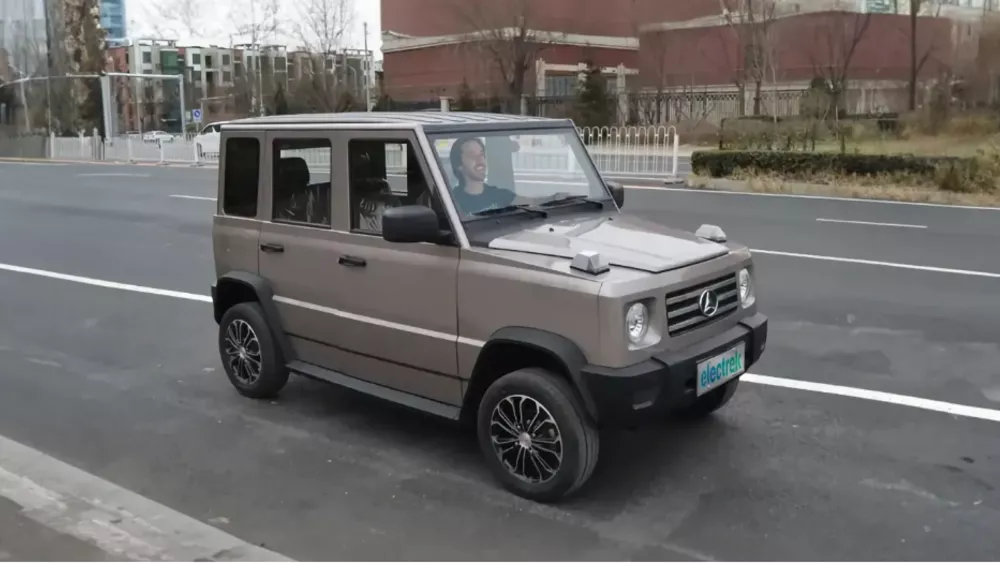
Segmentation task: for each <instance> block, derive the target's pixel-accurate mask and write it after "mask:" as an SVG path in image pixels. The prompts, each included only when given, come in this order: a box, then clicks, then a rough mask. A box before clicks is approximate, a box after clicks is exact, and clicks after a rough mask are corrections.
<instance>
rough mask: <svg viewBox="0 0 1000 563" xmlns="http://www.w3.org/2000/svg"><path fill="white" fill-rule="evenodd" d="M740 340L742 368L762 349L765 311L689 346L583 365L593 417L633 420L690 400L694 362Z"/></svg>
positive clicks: (610, 420) (607, 421)
mask: <svg viewBox="0 0 1000 563" xmlns="http://www.w3.org/2000/svg"><path fill="white" fill-rule="evenodd" d="M739 342H745V343H746V352H745V353H746V362H745V365H744V369H745V371H744V373H746V371H749V369H750V367H751V366H753V365H754V364H755V363H756V362H757V361H758V360H759V359H760V357H761V354H763V352H764V348H765V345H766V344H767V317H766V316H764V315H762V314H760V313H758V314H756V315H753V316H751V317H747V318H745V319H743V320H741V321H740V322H739V323H738V324H737V325H736V326H734V327H732V328H730V329H729V330H727V331H725V332H723V333H721V334H718V335H716V336H714V337H712V338H709V339H707V340H703V341H701V342H699V343H697V344H695V345H693V346H690V347H688V348H685V349H683V350H676V351H673V352H666V353H662V354H657V355H655V356H653V357H652V358H650V359H648V360H646V361H644V362H640V363H637V364H633V365H630V366H626V367H623V368H604V367H598V366H589V365H588V366H585V367H584V368H583V369H582V370H581V380H582V384H583V385H584V386H585V387H586V392H587V393H588V394H589V395H590V396H591V397H592V398H593V400H594V407H595V410H596V412H595V413H593V414H594V416H595V418H596V419H597V422H598V423H599V424H601V425H602V426H604V425H633V424H637V423H639V422H641V421H642V420H643V419H645V418H648V417H653V416H657V415H660V414H666V412H668V411H670V410H673V409H676V408H679V407H684V406H687V405H689V404H691V403H693V402H694V401H695V399H696V398H697V395H696V391H695V389H696V380H695V379H696V377H697V373H696V371H697V367H696V366H697V364H698V362H699V361H701V360H704V359H705V358H707V357H710V356H712V355H714V354H716V353H719V352H722V351H724V350H726V349H728V348H731V347H733V346H735V345H736V344H738V343H739Z"/></svg>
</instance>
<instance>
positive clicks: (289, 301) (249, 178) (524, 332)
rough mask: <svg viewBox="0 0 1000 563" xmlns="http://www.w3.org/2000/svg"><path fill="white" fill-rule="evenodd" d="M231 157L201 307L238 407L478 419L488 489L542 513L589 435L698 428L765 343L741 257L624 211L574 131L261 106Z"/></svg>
mask: <svg viewBox="0 0 1000 563" xmlns="http://www.w3.org/2000/svg"><path fill="white" fill-rule="evenodd" d="M538 137H541V138H542V139H536V138H538ZM554 139H555V140H557V141H558V142H557V143H554V144H560V143H565V146H566V150H565V151H564V152H563V153H562V156H561V158H565V159H571V160H572V161H574V162H569V163H568V164H572V165H571V166H567V165H566V164H567V162H561V163H558V164H557V165H552V164H551V163H548V164H545V166H548V167H549V168H547V169H548V170H557V171H558V170H566V171H567V172H566V173H565V174H563V175H561V173H559V172H555V173H552V174H550V175H548V176H539V175H538V173H537V171H536V170H534V169H533V168H531V167H532V166H536V164H532V163H537V162H538V160H537V159H533V158H527V157H526V156H525V154H524V151H528V152H530V150H531V149H530V147H531V146H532V145H533V144H536V143H534V142H533V141H535V140H540V141H543V142H542V143H541V144H543V145H551V144H553V143H552V142H551V141H553V140H554ZM545 141H548V142H545ZM435 146H438V147H441V146H448V147H450V148H449V149H448V151H447V153H446V154H445V155H443V156H441V157H439V155H438V152H437V151H436V150H435V149H434V147H435ZM221 147H222V154H221V163H220V166H219V176H218V197H217V204H216V205H217V208H216V211H215V214H214V219H213V230H212V233H213V237H212V238H213V249H214V261H215V271H216V282H215V283H214V284H213V286H212V290H211V295H212V302H213V307H214V316H215V321H216V322H217V323H218V325H219V332H218V347H219V354H220V357H221V359H222V362H223V365H224V368H225V373H226V375H227V377H228V379H229V381H230V383H231V384H232V385H233V386H234V387H235V388H236V390H237V391H238V392H239V393H241V394H243V395H245V396H247V397H251V398H259V399H264V398H270V397H274V396H275V395H277V394H278V393H279V392H280V391H281V389H282V388H283V387H284V386H285V385H286V383H287V382H288V379H289V374H290V373H295V374H299V375H304V376H306V377H310V378H314V379H318V380H322V381H327V382H331V383H334V384H337V385H341V386H344V387H347V388H350V389H354V390H356V391H360V392H362V393H367V394H370V395H374V396H376V397H380V398H382V399H386V400H388V401H394V402H396V403H399V404H402V405H406V406H408V407H411V408H414V409H418V410H422V411H425V412H428V413H432V414H435V415H438V416H442V417H445V418H448V419H453V420H456V421H465V422H468V423H471V424H474V425H475V427H476V431H477V435H478V439H479V444H480V447H481V449H482V454H483V456H484V459H485V461H486V463H487V465H488V466H489V468H490V470H491V471H492V472H493V474H494V475H495V477H496V478H497V479H498V480H499V482H500V483H501V484H502V485H503V486H504V487H506V488H507V489H508V490H510V491H513V492H514V493H516V494H518V495H521V496H523V497H525V498H529V499H534V500H537V501H542V502H549V501H556V500H558V499H561V498H565V497H566V496H568V495H571V494H573V493H574V492H575V491H577V490H578V489H579V488H580V487H581V486H582V485H583V484H584V483H586V482H587V480H588V479H589V478H590V476H591V473H592V472H593V470H594V467H595V465H596V463H597V458H598V451H599V449H600V436H599V430H600V429H601V428H605V427H613V426H620V425H627V426H634V425H636V424H640V423H651V422H656V421H663V422H664V423H665V421H666V418H667V417H668V416H673V415H686V416H693V417H704V416H707V415H709V414H711V413H713V412H714V411H716V410H718V409H720V408H721V407H723V406H724V405H725V404H727V403H728V402H729V401H730V400H731V399H732V398H733V396H734V393H735V392H736V390H737V386H738V384H739V381H740V376H741V375H742V374H744V373H746V371H747V370H748V369H749V368H750V366H752V365H753V364H754V363H755V362H756V361H757V360H758V359H759V358H760V357H761V354H762V353H763V352H764V347H765V344H766V340H767V318H766V317H765V316H764V315H763V314H761V313H760V312H758V310H757V300H756V297H755V291H754V264H753V260H752V258H751V255H750V251H749V250H748V249H747V247H745V246H743V245H740V244H736V243H733V242H729V241H727V239H726V236H725V233H724V232H723V231H722V229H720V228H719V227H717V226H712V225H704V226H702V227H701V228H700V229H698V232H697V233H693V234H692V233H688V232H684V231H679V230H676V229H673V228H669V227H667V226H664V225H661V224H658V223H654V222H651V221H648V220H645V219H642V218H640V217H638V216H635V215H633V214H631V213H628V212H625V211H623V210H622V206H623V204H624V199H625V189H624V188H623V187H622V186H621V185H619V184H615V183H612V182H605V181H604V180H602V178H601V176H600V175H599V174H598V171H597V169H596V168H595V166H594V163H593V161H592V160H591V159H590V156H589V153H588V151H587V149H586V148H585V147H584V145H583V142H582V141H581V139H580V137H579V135H578V134H577V131H576V128H575V127H574V125H573V122H572V121H569V120H557V119H545V118H535V117H515V116H509V115H502V116H501V115H492V114H480V113H464V112H463V113H437V114H435V113H432V112H413V113H393V114H384V115H380V114H372V113H367V114H351V113H340V114H330V115H291V116H288V115H286V116H269V117H266V118H252V119H245V120H239V121H234V122H229V123H226V124H224V125H223V126H222V127H221ZM305 154H309V155H317V154H319V155H320V156H319V157H315V158H312V159H311V160H310V161H309V162H307V160H306V158H304V156H303V155H305ZM527 156H531V155H527ZM557 156H558V155H557ZM404 157H405V158H404ZM399 160H401V162H397V161H399ZM390 161H391V162H390ZM570 171H573V172H570ZM449 178H454V180H449ZM372 416H376V415H375V414H372ZM681 455H683V454H681Z"/></svg>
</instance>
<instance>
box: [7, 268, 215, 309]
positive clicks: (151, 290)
mask: <svg viewBox="0 0 1000 563" xmlns="http://www.w3.org/2000/svg"><path fill="white" fill-rule="evenodd" d="M0 270H5V271H8V272H17V273H19V274H28V275H32V276H40V277H43V278H52V279H55V280H63V281H68V282H74V283H81V284H84V285H93V286H97V287H105V288H108V289H118V290H121V291H131V292H133V293H146V294H148V295H159V296H161V297H173V298H174V299H187V300H189V301H201V302H203V303H211V302H212V298H211V297H210V296H208V295H198V294H196V293H185V292H183V291H173V290H169V289H158V288H155V287H146V286H142V285H132V284H128V283H118V282H113V281H107V280H99V279H95V278H85V277H83V276H74V275H71V274H61V273H59V272H51V271H49V270H39V269H37V268H25V267H23V266H15V265H13V264H0Z"/></svg>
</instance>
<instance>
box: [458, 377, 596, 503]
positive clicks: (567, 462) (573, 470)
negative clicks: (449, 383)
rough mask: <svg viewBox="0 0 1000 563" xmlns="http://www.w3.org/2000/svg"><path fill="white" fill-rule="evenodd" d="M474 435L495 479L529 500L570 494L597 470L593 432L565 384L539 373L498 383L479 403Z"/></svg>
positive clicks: (588, 421)
mask: <svg viewBox="0 0 1000 563" xmlns="http://www.w3.org/2000/svg"><path fill="white" fill-rule="evenodd" d="M477 432H478V436H479V445H480V448H481V449H482V452H483V455H484V456H485V458H486V463H487V464H488V465H489V467H490V470H491V471H492V472H493V474H494V476H495V477H496V478H497V480H499V481H500V483H501V484H502V485H503V486H504V488H506V489H507V490H509V491H511V492H513V493H514V494H516V495H518V496H521V497H524V498H528V499H531V500H535V501H539V502H552V501H556V500H559V499H561V498H564V497H567V496H569V495H571V494H573V493H574V492H576V491H577V490H578V489H579V488H580V487H581V486H583V484H584V483H586V482H587V480H588V479H590V476H591V474H592V473H593V471H594V467H595V466H596V465H597V457H598V450H599V446H600V438H599V435H598V432H597V429H596V428H595V426H594V424H593V423H592V422H591V421H590V419H589V417H588V416H587V414H586V411H585V410H584V409H583V406H582V405H581V403H580V400H579V399H578V398H577V395H576V393H575V392H574V391H573V388H572V387H570V385H569V384H568V383H567V382H566V380H565V379H563V378H561V377H559V376H557V375H555V374H553V373H550V372H548V371H545V370H542V369H522V370H518V371H515V372H511V373H509V374H507V375H505V376H503V377H501V378H500V379H498V380H496V381H495V382H494V383H493V384H492V385H491V386H490V387H489V389H487V390H486V393H485V394H484V395H483V399H482V401H481V402H480V405H479V412H478V414H477Z"/></svg>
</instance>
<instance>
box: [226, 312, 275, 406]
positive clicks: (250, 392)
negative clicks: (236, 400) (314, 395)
mask: <svg viewBox="0 0 1000 563" xmlns="http://www.w3.org/2000/svg"><path fill="white" fill-rule="evenodd" d="M247 328H249V330H250V331H252V337H253V338H255V339H256V342H257V346H256V349H255V347H254V346H253V341H252V340H249V339H247V338H245V334H246V333H245V330H246V329H247ZM230 331H234V332H233V334H234V335H237V338H236V339H235V340H236V341H237V342H239V341H243V342H245V344H246V345H245V346H244V347H243V348H244V350H245V353H246V354H245V355H246V356H249V359H250V360H252V359H253V357H254V352H257V358H258V360H259V362H258V363H259V372H258V373H257V376H256V378H251V377H248V375H252V373H248V372H246V371H245V370H240V365H239V362H238V361H236V359H235V358H232V357H231V355H230V354H229V352H228V351H227V349H228V348H229V347H230V345H229V343H228V340H229V338H228V336H227V335H229V334H230ZM219 357H220V358H221V360H222V366H223V369H225V370H226V376H227V377H228V378H229V382H230V383H232V385H233V387H235V388H236V390H237V391H238V392H239V393H240V394H241V395H243V396H245V397H250V398H252V399H268V398H271V397H274V396H276V395H277V394H278V393H279V392H280V391H281V389H282V388H284V386H285V384H286V383H288V368H287V367H286V366H285V358H284V355H283V354H282V353H281V348H280V347H278V345H277V342H275V339H274V336H273V334H272V333H271V329H270V327H269V326H267V321H265V320H264V312H263V311H262V310H261V308H260V304H258V303H253V302H245V303H237V304H236V305H234V306H232V307H231V308H230V309H229V310H228V311H226V313H225V314H224V315H223V316H222V320H221V321H220V322H219ZM252 363H253V362H252V361H251V362H248V363H246V362H245V363H244V365H252Z"/></svg>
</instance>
